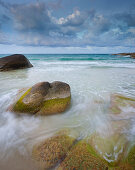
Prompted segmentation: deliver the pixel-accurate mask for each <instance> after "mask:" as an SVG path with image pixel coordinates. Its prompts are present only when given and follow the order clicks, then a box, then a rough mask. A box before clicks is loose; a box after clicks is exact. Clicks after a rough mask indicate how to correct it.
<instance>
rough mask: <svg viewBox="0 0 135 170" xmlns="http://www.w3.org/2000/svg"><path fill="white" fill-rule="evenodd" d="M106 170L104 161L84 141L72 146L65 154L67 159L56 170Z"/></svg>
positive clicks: (106, 166)
mask: <svg viewBox="0 0 135 170" xmlns="http://www.w3.org/2000/svg"><path fill="white" fill-rule="evenodd" d="M69 169H74V170H85V169H91V170H99V169H100V170H107V169H108V165H107V163H106V161H104V160H102V159H101V158H100V157H98V155H97V154H96V152H95V151H94V150H93V148H92V147H91V146H90V145H89V144H87V143H86V142H85V141H81V142H79V143H77V144H76V145H74V146H73V147H72V149H71V150H70V151H69V152H68V153H67V157H66V158H65V159H64V161H63V162H62V163H61V164H60V165H59V167H58V170H69Z"/></svg>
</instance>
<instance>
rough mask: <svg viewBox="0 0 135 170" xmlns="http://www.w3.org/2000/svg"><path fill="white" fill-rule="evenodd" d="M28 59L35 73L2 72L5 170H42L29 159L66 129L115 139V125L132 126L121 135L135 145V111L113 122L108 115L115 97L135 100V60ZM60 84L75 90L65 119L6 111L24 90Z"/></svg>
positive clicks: (0, 165) (1, 159) (1, 160)
mask: <svg viewBox="0 0 135 170" xmlns="http://www.w3.org/2000/svg"><path fill="white" fill-rule="evenodd" d="M2 56H4V55H0V57H2ZM25 56H26V57H28V59H29V60H30V62H31V63H32V64H33V66H34V67H33V68H30V69H22V70H15V71H10V72H0V134H1V138H0V153H1V154H0V169H2V170H7V169H13V170H18V169H19V170H24V169H25V170H31V169H32V170H37V168H36V167H35V166H34V165H33V162H32V160H31V159H30V155H31V150H32V146H33V144H35V143H36V142H37V141H38V140H41V139H42V138H47V137H48V136H49V135H51V134H53V133H55V132H57V131H58V130H59V129H62V128H65V127H66V128H67V127H68V128H70V129H74V130H79V135H80V138H85V137H87V136H89V135H90V134H92V133H93V132H95V131H100V132H105V133H110V134H111V133H112V132H113V130H114V129H113V128H112V127H110V124H111V123H112V121H114V120H118V121H120V120H130V128H128V129H126V127H122V133H124V134H125V135H126V137H127V138H129V140H131V142H133V141H135V109H134V108H128V109H127V110H126V111H125V114H122V115H120V116H119V117H118V116H114V117H113V119H112V117H111V116H110V114H109V102H110V95H111V94H114V93H120V94H122V95H126V96H129V97H133V98H135V60H134V59H131V58H130V57H120V56H113V55H107V54H101V55H100V54H98V55H97V54H89V55H86V54H85V55H83V54H79V55H74V54H70V55H69V54H66V55H65V54H60V55H58V54H53V55H48V54H47V55H39V54H36V55H32V54H29V55H27V54H26V55H25ZM56 80H59V81H64V82H66V83H68V84H69V85H70V87H71V93H72V104H71V108H70V109H69V110H68V111H66V112H65V113H63V114H60V115H53V116H48V117H34V116H28V115H22V116H21V117H18V116H16V115H15V114H14V113H12V112H8V111H7V108H8V107H9V105H10V104H11V103H13V101H14V99H15V95H16V94H17V91H18V90H19V89H21V88H24V87H30V86H32V85H34V84H36V83H38V82H41V81H49V82H53V81H56ZM95 101H96V102H95ZM127 112H128V114H126V113H127ZM129 113H132V114H129ZM7 162H8V164H7ZM11 167H12V168H11Z"/></svg>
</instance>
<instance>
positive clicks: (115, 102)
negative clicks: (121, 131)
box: [110, 94, 135, 114]
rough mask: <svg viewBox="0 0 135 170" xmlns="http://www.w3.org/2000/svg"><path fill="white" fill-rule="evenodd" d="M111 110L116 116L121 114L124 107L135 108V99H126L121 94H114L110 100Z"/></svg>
mask: <svg viewBox="0 0 135 170" xmlns="http://www.w3.org/2000/svg"><path fill="white" fill-rule="evenodd" d="M110 103H111V105H110V110H111V112H112V113H114V114H120V113H121V111H122V108H123V107H128V106H129V107H134V108H135V99H132V98H129V97H125V96H123V95H121V94H112V95H111V99H110Z"/></svg>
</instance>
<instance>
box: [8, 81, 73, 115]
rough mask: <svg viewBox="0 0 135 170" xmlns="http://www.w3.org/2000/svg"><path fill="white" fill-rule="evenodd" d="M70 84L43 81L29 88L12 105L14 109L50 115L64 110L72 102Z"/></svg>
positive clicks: (15, 110)
mask: <svg viewBox="0 0 135 170" xmlns="http://www.w3.org/2000/svg"><path fill="white" fill-rule="evenodd" d="M70 100H71V92H70V86H69V85H68V84H66V83H63V82H59V81H55V82H53V83H49V82H41V83H37V84H36V85H34V86H32V87H31V88H29V89H28V90H27V91H25V93H24V94H23V95H22V96H21V97H20V98H19V100H17V102H16V103H15V104H14V105H13V106H12V109H11V110H12V111H14V112H22V113H32V114H37V115H50V114H55V113H61V112H64V111H65V110H66V109H67V107H68V106H69V104H70Z"/></svg>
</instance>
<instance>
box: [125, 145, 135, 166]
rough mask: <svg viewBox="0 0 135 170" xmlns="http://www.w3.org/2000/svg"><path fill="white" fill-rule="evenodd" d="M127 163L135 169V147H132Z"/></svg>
mask: <svg viewBox="0 0 135 170" xmlns="http://www.w3.org/2000/svg"><path fill="white" fill-rule="evenodd" d="M126 162H128V163H129V164H131V165H133V166H134V167H135V145H134V146H132V147H131V149H130V150H129V152H128V155H127V157H126Z"/></svg>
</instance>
